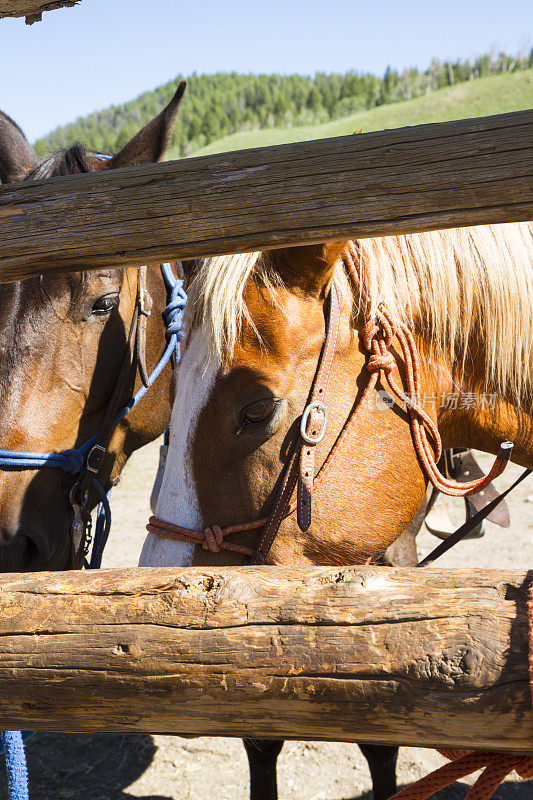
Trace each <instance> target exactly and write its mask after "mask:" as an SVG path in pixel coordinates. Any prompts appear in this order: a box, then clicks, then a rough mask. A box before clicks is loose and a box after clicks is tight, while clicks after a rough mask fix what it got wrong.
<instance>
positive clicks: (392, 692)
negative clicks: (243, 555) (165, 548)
mask: <svg viewBox="0 0 533 800" xmlns="http://www.w3.org/2000/svg"><path fill="white" fill-rule="evenodd" d="M532 577H533V576H532V574H531V573H529V581H531V578H532ZM527 584H528V574H527V573H526V572H524V571H518V570H517V571H489V570H456V571H455V570H454V571H452V570H414V569H413V570H407V569H386V568H375V567H349V568H316V569H310V570H306V569H290V570H288V569H282V568H279V569H278V568H272V567H245V568H229V569H227V568H226V569H209V570H206V569H203V568H190V569H144V570H138V569H137V570H105V571H102V572H63V573H40V574H33V575H32V574H28V575H4V576H2V577H1V578H0V728H17V729H18V728H28V729H33V730H56V731H92V732H106V733H109V732H131V731H137V732H141V731H144V732H151V733H183V734H201V735H217V736H244V735H246V736H253V737H282V738H288V739H290V738H296V739H304V738H305V739H326V740H337V741H368V742H378V743H397V744H410V745H420V744H423V745H424V746H428V747H429V746H439V747H467V748H483V749H484V748H487V749H500V750H511V751H516V752H520V753H533V715H532V710H531V694H530V689H529V683H528V666H527V661H528V627H527Z"/></svg>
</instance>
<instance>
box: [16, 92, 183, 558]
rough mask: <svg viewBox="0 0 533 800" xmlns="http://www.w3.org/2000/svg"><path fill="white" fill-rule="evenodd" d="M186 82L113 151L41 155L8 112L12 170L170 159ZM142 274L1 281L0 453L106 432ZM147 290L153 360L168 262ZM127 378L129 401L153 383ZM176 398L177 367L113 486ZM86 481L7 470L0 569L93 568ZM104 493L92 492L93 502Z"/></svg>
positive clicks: (116, 438)
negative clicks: (81, 540) (75, 531)
mask: <svg viewBox="0 0 533 800" xmlns="http://www.w3.org/2000/svg"><path fill="white" fill-rule="evenodd" d="M184 89H185V83H184V82H182V83H180V85H179V87H178V89H177V91H176V93H175V95H174V97H173V98H172V100H171V101H170V103H169V104H168V105H167V106H166V108H165V109H163V111H162V112H161V113H160V114H158V115H157V116H156V117H155V118H154V119H153V120H152V121H151V122H150V123H149V124H148V125H146V126H145V127H144V128H143V129H142V130H141V131H139V132H138V133H137V134H136V136H134V137H133V138H132V139H131V141H130V142H128V144H126V145H125V146H124V147H123V149H122V150H121V151H120V152H119V153H117V154H116V155H114V156H112V157H109V158H105V159H104V158H102V157H100V156H98V155H96V154H93V153H91V152H89V151H87V150H86V149H85V148H84V147H83V146H82V145H81V144H75V145H73V146H72V147H70V148H68V149H66V150H62V151H60V152H57V153H54V154H52V155H50V156H48V157H46V158H44V159H43V160H42V161H40V162H37V160H36V158H35V154H34V152H33V150H32V148H31V147H30V145H29V144H28V142H27V140H26V137H25V136H24V134H23V132H22V130H21V129H20V128H19V126H18V125H16V123H15V122H14V121H13V120H11V119H10V118H9V117H8V116H7V115H5V114H3V113H1V112H0V178H1V180H2V182H13V181H23V180H41V179H48V178H53V177H56V176H60V175H74V174H78V173H82V172H95V171H100V170H104V169H114V168H117V167H126V166H133V165H136V164H146V163H150V162H155V161H160V160H162V159H163V158H164V156H165V152H166V149H167V146H168V143H169V139H170V135H171V133H172V130H173V127H174V124H175V120H176V116H177V113H178V108H179V105H180V101H181V98H182V96H183V92H184ZM51 258H53V257H51ZM139 275H140V273H139V270H138V268H137V267H128V268H125V269H99V270H93V271H91V272H81V273H77V274H61V273H51V274H47V275H41V276H40V277H38V278H31V279H29V280H25V281H21V282H17V283H11V284H3V285H0V449H3V450H18V451H37V452H44V453H50V452H51V453H61V452H64V451H67V452H72V450H73V448H77V447H79V445H80V444H81V443H82V442H84V441H86V440H87V439H89V438H90V437H92V436H93V435H94V434H96V433H97V432H98V431H99V429H100V426H101V425H102V421H103V420H104V418H105V413H106V409H107V408H108V404H109V402H110V398H111V397H112V395H113V390H114V387H115V385H116V383H117V379H118V376H119V373H120V370H121V364H122V362H123V359H124V355H125V351H126V348H127V337H128V330H129V329H130V322H131V320H132V317H133V315H134V311H135V308H136V303H137V301H138V297H139V285H138V282H139ZM146 290H147V291H148V293H149V295H147V297H148V296H149V297H151V299H152V301H153V309H152V312H151V313H150V315H149V316H148V317H146V324H145V348H144V345H143V348H144V349H145V351H146V362H147V365H148V367H149V368H152V367H153V366H155V364H156V363H157V361H158V359H159V356H160V355H161V351H162V348H163V347H164V342H165V325H164V322H163V319H162V316H161V312H162V310H163V309H164V308H165V306H166V303H167V290H166V287H165V284H164V282H163V279H162V277H161V274H160V272H159V269H156V268H154V269H148V270H147V271H146V286H145V287H143V292H145V291H146ZM145 311H146V313H148V311H149V309H145ZM132 366H133V365H132ZM123 377H124V380H123V381H122V385H121V387H120V391H119V395H120V396H119V397H118V400H119V401H120V403H121V404H124V403H126V402H127V401H129V399H130V397H131V396H132V394H133V392H134V391H136V390H137V389H138V388H139V386H140V385H141V376H140V375H137V374H136V370H135V367H134V366H133V368H132V369H129V370H128V371H127V374H125V375H124V376H123ZM171 404H172V385H171V370H170V367H167V368H166V369H165V370H164V371H163V373H162V375H161V376H160V378H159V380H158V381H157V382H156V383H155V384H154V386H153V387H152V388H151V389H150V391H149V392H148V394H147V396H146V397H145V398H144V399H143V401H142V402H141V403H140V404H139V405H138V406H136V407H135V408H134V409H133V411H132V412H131V413H130V414H129V415H128V416H127V417H126V418H125V419H124V420H123V421H122V422H120V423H119V425H118V426H117V427H116V428H115V430H114V433H113V435H112V438H111V441H110V443H109V447H108V448H107V452H106V453H105V457H104V459H103V462H102V466H101V469H100V471H99V478H100V480H101V483H102V486H103V488H104V490H105V491H107V490H108V489H109V488H110V487H111V486H113V485H115V484H116V483H117V482H118V480H119V478H120V473H121V471H122V468H123V467H124V464H125V463H126V461H127V459H128V458H129V456H130V455H131V453H132V452H133V451H134V450H137V449H138V448H139V447H142V446H143V445H145V444H147V443H148V442H150V441H152V440H153V439H155V438H157V437H158V436H160V435H161V434H162V433H163V431H164V430H165V429H166V427H167V424H168V420H169V417H170V410H171ZM76 480H77V477H76V475H72V474H68V473H67V472H65V471H63V470H61V469H35V468H34V469H28V468H25V469H17V468H14V469H13V468H7V469H5V468H1V469H0V571H2V572H7V571H28V570H31V571H37V570H57V569H66V568H72V567H80V566H81V563H82V558H83V552H82V551H81V549H80V547H74V548H73V547H72V542H71V522H72V506H71V503H70V501H69V494H70V492H71V489H72V487H73V484H74V482H75V481H76ZM98 500H99V498H98V497H97V496H96V495H95V494H94V492H91V494H90V496H89V499H88V506H89V509H90V508H93V507H94V506H95V505H96V503H97V502H98Z"/></svg>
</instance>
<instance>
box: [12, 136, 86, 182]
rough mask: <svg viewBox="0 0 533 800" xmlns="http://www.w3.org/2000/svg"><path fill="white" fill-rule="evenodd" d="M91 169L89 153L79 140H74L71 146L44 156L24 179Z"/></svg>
mask: <svg viewBox="0 0 533 800" xmlns="http://www.w3.org/2000/svg"><path fill="white" fill-rule="evenodd" d="M92 171H93V169H92V166H91V161H90V154H89V153H88V151H87V150H86V149H85V147H84V146H83V145H82V144H80V142H76V143H75V144H73V145H72V147H68V148H65V149H64V150H58V151H57V152H55V153H51V154H50V155H48V156H45V157H44V158H43V159H41V161H39V162H38V163H37V164H36V165H35V166H34V167H33V168H32V169H31V170H30V171H29V172H28V173H27V174H26V176H25V180H27V181H32V180H38V179H40V178H59V177H61V176H64V175H81V174H83V173H85V172H92Z"/></svg>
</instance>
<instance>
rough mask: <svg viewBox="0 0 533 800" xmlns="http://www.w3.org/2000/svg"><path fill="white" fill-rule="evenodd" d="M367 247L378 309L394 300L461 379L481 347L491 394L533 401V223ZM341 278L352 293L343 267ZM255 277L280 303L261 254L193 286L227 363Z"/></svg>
mask: <svg viewBox="0 0 533 800" xmlns="http://www.w3.org/2000/svg"><path fill="white" fill-rule="evenodd" d="M357 248H358V251H359V257H360V264H359V269H360V275H361V278H362V280H363V282H364V285H365V286H366V288H367V291H368V294H369V295H370V297H371V298H372V302H373V304H374V305H375V306H376V307H377V305H378V303H380V302H385V303H386V304H387V306H388V307H389V309H390V310H391V311H392V313H393V314H394V315H397V316H398V317H399V318H400V319H401V320H403V321H404V322H406V323H407V324H409V325H411V326H413V327H415V328H416V329H417V330H418V331H419V332H420V333H421V335H422V336H423V338H424V339H425V340H426V341H427V342H428V345H429V346H430V347H431V350H432V351H433V352H434V353H436V354H437V355H444V356H445V357H446V358H447V359H448V360H449V362H450V363H451V364H454V365H457V367H458V372H460V371H461V369H462V368H463V367H464V365H465V362H466V360H467V358H468V357H469V356H471V355H472V354H473V349H474V348H475V349H476V352H479V350H480V348H481V352H483V354H484V357H485V365H486V374H485V379H486V383H487V388H488V389H490V390H491V391H494V392H497V393H498V394H499V395H503V396H505V397H507V398H509V399H511V400H513V401H514V402H516V403H518V404H522V403H524V402H529V401H530V400H531V399H532V398H533V224H532V223H508V224H502V225H482V226H476V227H470V228H454V229H450V230H440V231H433V232H430V233H415V234H407V235H403V236H385V237H380V238H376V239H362V240H359V241H358V242H357ZM337 270H338V275H339V276H341V274H342V277H343V283H344V285H346V279H345V276H344V270H343V268H342V264H341V262H339V265H338V266H337ZM251 277H254V278H255V279H257V280H260V281H261V282H262V283H263V284H264V285H266V286H268V287H270V289H271V292H272V296H273V297H275V294H276V286H279V284H280V278H279V276H277V275H275V274H274V273H273V272H272V269H271V267H269V261H268V259H266V258H262V253H261V252H254V253H243V254H238V255H232V256H220V257H216V258H211V259H207V260H206V261H205V262H204V263H203V265H202V266H201V268H200V269H199V271H198V273H197V275H196V277H195V279H194V281H193V285H192V287H191V294H190V296H191V300H192V303H191V306H192V314H190V316H189V320H190V322H191V321H192V319H193V318H194V319H196V320H197V321H199V322H201V323H202V324H203V325H206V326H208V337H209V340H210V342H211V345H212V351H213V353H216V354H217V355H218V356H223V355H224V354H226V355H227V354H228V353H231V351H232V349H233V346H234V344H235V342H236V340H237V337H238V335H239V331H240V327H241V325H242V321H243V320H244V319H247V320H248V321H250V322H251V319H250V315H249V313H248V310H247V308H246V304H245V301H244V289H245V286H246V282H247V281H248V279H249V278H251ZM358 302H359V299H358V298H354V306H357V305H358Z"/></svg>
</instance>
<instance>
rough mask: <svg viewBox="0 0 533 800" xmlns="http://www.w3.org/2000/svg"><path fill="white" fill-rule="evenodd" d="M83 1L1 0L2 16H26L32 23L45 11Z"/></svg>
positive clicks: (0, 14) (0, 12)
mask: <svg viewBox="0 0 533 800" xmlns="http://www.w3.org/2000/svg"><path fill="white" fill-rule="evenodd" d="M77 3H81V0H53V1H52V2H46V0H0V18H2V17H26V21H27V22H28V23H29V24H30V25H31V23H32V22H38V21H39V19H40V17H41V14H43V12H44V11H52V10H53V9H55V8H67V7H68V6H75V5H77Z"/></svg>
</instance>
